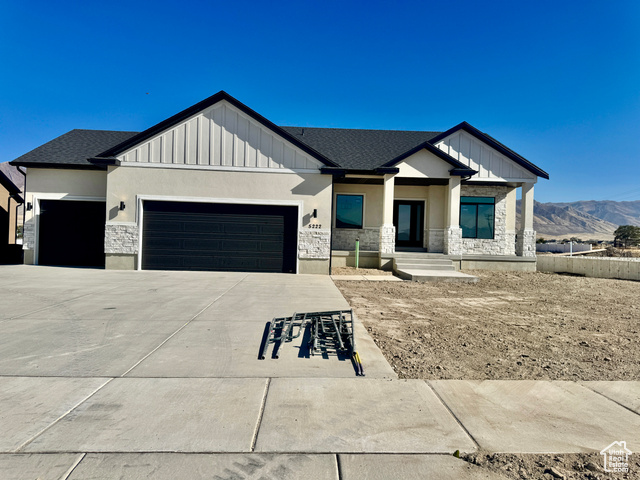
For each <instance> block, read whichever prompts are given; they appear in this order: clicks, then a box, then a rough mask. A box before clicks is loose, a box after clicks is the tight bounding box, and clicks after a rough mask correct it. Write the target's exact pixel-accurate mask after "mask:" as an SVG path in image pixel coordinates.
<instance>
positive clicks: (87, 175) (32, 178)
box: [27, 168, 107, 202]
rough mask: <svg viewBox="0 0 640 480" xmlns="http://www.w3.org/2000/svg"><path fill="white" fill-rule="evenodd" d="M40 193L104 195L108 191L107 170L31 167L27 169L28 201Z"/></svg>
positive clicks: (86, 195)
mask: <svg viewBox="0 0 640 480" xmlns="http://www.w3.org/2000/svg"><path fill="white" fill-rule="evenodd" d="M39 193H45V194H56V195H58V194H59V195H61V196H64V195H69V196H80V197H104V196H105V195H106V193H107V172H105V171H102V170H71V169H54V168H29V169H28V171H27V201H29V202H31V201H32V196H33V195H36V196H37V195H38V194H39Z"/></svg>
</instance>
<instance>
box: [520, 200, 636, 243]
mask: <svg viewBox="0 0 640 480" xmlns="http://www.w3.org/2000/svg"><path fill="white" fill-rule="evenodd" d="M517 211H518V221H519V217H520V201H519V200H518V205H517ZM533 215H534V216H533V227H534V229H535V230H536V232H537V234H538V237H544V238H560V239H562V238H569V237H579V238H583V239H585V240H587V239H594V240H612V239H613V232H614V231H615V229H616V228H618V226H619V225H636V226H640V200H637V201H633V202H614V201H613V200H600V201H596V200H583V201H578V202H565V203H540V202H535V203H534V206H533Z"/></svg>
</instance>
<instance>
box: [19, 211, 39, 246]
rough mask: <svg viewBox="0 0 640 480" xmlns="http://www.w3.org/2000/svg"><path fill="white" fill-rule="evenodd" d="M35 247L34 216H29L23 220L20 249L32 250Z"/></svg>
mask: <svg viewBox="0 0 640 480" xmlns="http://www.w3.org/2000/svg"><path fill="white" fill-rule="evenodd" d="M35 247H36V226H35V218H30V219H29V220H27V221H26V222H24V230H23V232H22V249H23V250H33V249H34V248H35Z"/></svg>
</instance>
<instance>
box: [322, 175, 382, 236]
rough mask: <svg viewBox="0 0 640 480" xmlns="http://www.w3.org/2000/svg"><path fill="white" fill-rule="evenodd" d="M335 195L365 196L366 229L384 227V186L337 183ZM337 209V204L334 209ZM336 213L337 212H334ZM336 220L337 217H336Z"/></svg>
mask: <svg viewBox="0 0 640 480" xmlns="http://www.w3.org/2000/svg"><path fill="white" fill-rule="evenodd" d="M334 192H335V194H336V195H337V194H339V193H350V194H352V195H358V194H360V195H364V225H363V226H364V227H365V228H367V227H376V228H378V227H380V225H382V193H383V189H382V185H364V184H347V183H336V185H335V187H334ZM333 208H334V209H335V202H334V207H333ZM334 213H335V212H334ZM334 218H335V215H334Z"/></svg>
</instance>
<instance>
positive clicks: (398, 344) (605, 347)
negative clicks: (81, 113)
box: [336, 272, 640, 480]
mask: <svg viewBox="0 0 640 480" xmlns="http://www.w3.org/2000/svg"><path fill="white" fill-rule="evenodd" d="M466 273H471V274H473V275H476V276H478V277H480V281H479V282H478V283H477V284H455V283H433V284H430V283H422V284H420V283H411V282H366V281H336V285H337V286H338V288H339V289H340V290H341V291H342V294H343V295H344V296H345V298H346V299H347V300H348V301H349V303H350V304H351V306H352V307H353V308H354V309H355V310H356V313H357V314H358V317H359V318H360V320H361V321H362V322H363V323H364V325H365V326H366V327H367V330H368V331H369V333H370V334H371V336H372V337H373V338H374V340H375V341H376V343H377V344H378V346H379V347H380V349H381V350H382V352H383V353H384V355H385V357H386V358H387V360H389V362H390V363H391V365H392V366H393V368H394V369H395V371H396V372H397V373H398V376H400V377H401V378H422V379H477V380H485V379H487V380H489V379H501V380H516V379H537V380H541V379H544V380H637V379H638V378H640V343H639V342H638V331H639V330H640V282H631V281H625V280H607V279H598V278H583V277H575V276H568V275H557V274H547V273H514V272H509V273H497V272H496V273H494V272H466ZM363 361H364V363H365V369H366V359H363ZM461 458H463V459H464V460H466V461H468V462H470V463H474V464H477V465H479V466H481V467H483V468H485V469H487V470H490V471H493V472H496V473H499V474H501V475H502V476H504V477H505V478H509V479H514V480H515V479H531V480H533V479H547V480H557V479H567V480H571V479H584V480H609V479H611V480H614V479H615V480H622V479H640V461H638V456H636V455H632V458H631V460H632V462H631V465H630V472H629V473H616V474H611V473H605V472H604V470H603V469H602V458H601V457H600V456H599V455H598V454H597V453H594V454H569V455H511V454H491V453H481V452H477V453H475V454H470V455H463V456H462V457H461Z"/></svg>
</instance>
